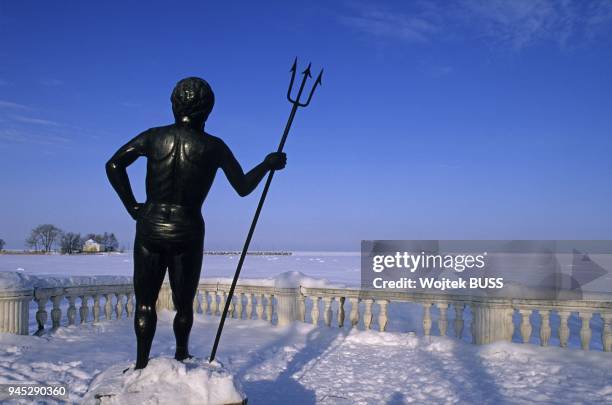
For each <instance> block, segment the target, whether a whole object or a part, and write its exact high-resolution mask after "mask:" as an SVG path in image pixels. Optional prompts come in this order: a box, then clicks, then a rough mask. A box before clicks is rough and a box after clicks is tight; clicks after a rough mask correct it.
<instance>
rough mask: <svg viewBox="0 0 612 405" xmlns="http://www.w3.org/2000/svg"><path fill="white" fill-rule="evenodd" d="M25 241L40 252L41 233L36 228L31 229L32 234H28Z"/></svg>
mask: <svg viewBox="0 0 612 405" xmlns="http://www.w3.org/2000/svg"><path fill="white" fill-rule="evenodd" d="M25 242H26V245H28V247H29V248H30V249H32V250H34V251H36V252H38V246H39V245H40V235H39V234H38V233H37V231H36V229H32V230H31V231H30V236H28V238H27V239H26V241H25Z"/></svg>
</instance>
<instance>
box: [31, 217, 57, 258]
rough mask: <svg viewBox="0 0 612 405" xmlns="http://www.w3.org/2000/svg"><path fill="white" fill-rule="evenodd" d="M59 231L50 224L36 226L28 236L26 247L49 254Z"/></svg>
mask: <svg viewBox="0 0 612 405" xmlns="http://www.w3.org/2000/svg"><path fill="white" fill-rule="evenodd" d="M61 234H62V231H61V229H59V228H58V227H56V226H55V225H51V224H43V225H38V226H37V227H36V228H34V229H32V232H31V233H30V236H29V237H28V238H27V239H26V243H27V245H28V246H30V247H31V248H33V249H34V250H39V247H40V248H41V249H42V250H43V251H44V252H47V253H48V252H50V251H51V249H52V248H53V246H54V245H55V243H56V242H57V240H58V239H59V237H60V235H61Z"/></svg>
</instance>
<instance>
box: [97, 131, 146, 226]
mask: <svg viewBox="0 0 612 405" xmlns="http://www.w3.org/2000/svg"><path fill="white" fill-rule="evenodd" d="M146 134H147V133H146V132H143V133H142V134H140V135H138V136H137V137H135V138H134V139H132V140H131V141H129V142H128V143H126V144H125V145H123V146H122V147H121V148H119V150H118V151H117V152H116V153H115V154H114V155H113V157H111V158H110V159H109V161H108V162H106V175H107V177H108V180H109V181H110V183H111V185H112V186H113V188H114V189H115V191H116V192H117V194H118V195H119V198H120V199H121V202H122V203H123V205H124V206H125V208H126V209H127V211H128V212H129V214H130V216H131V217H132V218H134V219H136V216H137V213H138V210H139V209H140V206H141V204H139V203H138V202H137V201H136V198H135V197H134V192H133V191H132V186H131V185H130V178H129V177H128V174H127V167H128V166H129V165H131V164H132V163H134V161H135V160H136V159H138V158H139V157H140V156H146V149H147V148H146V146H147V144H146Z"/></svg>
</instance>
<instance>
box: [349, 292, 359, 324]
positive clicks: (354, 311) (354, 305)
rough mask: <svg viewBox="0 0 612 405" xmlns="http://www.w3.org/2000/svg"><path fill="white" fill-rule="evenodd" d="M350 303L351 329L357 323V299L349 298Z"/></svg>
mask: <svg viewBox="0 0 612 405" xmlns="http://www.w3.org/2000/svg"><path fill="white" fill-rule="evenodd" d="M349 301H350V302H351V313H350V315H349V317H350V319H351V328H354V327H355V326H357V324H358V323H359V298H349Z"/></svg>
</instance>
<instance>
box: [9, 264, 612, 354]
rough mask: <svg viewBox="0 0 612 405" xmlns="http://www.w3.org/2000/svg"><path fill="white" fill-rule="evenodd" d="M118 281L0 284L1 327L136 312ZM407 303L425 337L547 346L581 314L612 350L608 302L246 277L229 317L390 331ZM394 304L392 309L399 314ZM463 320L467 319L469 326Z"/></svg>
mask: <svg viewBox="0 0 612 405" xmlns="http://www.w3.org/2000/svg"><path fill="white" fill-rule="evenodd" d="M281 276H283V275H281ZM21 281H23V280H21ZM26 281H27V280H26ZM29 281H31V280H29ZM35 281H36V280H35ZM113 281H114V283H106V284H105V283H104V280H103V279H102V280H100V279H96V280H95V283H85V282H83V280H81V281H80V282H79V283H77V284H76V285H67V286H61V285H43V286H37V285H36V282H34V283H31V282H30V283H29V284H28V283H27V282H26V283H8V285H7V284H6V283H4V285H3V286H2V288H1V289H0V332H9V333H16V334H28V333H29V332H31V331H34V333H36V334H39V335H40V334H42V333H45V331H46V330H48V329H51V330H53V329H55V328H58V327H60V326H64V325H74V324H76V323H77V318H78V323H85V322H94V323H96V322H99V321H101V320H112V319H121V318H123V317H131V316H133V314H134V308H135V304H134V291H133V286H132V284H131V282H129V283H126V282H119V281H122V280H113ZM46 284H49V283H48V282H47V283H46ZM56 284H57V283H56ZM229 288H230V280H228V279H202V280H201V281H200V284H199V285H198V290H197V294H196V299H195V300H194V312H195V313H199V314H205V315H211V316H219V315H220V312H221V311H222V309H223V307H224V305H225V301H226V299H227V294H228V291H229ZM30 305H32V309H33V310H36V313H35V315H34V318H35V320H36V324H35V325H34V327H32V326H31V325H29V317H30V316H29V315H30ZM406 305H412V306H414V305H416V306H419V307H421V313H420V320H419V323H420V325H419V331H420V332H422V334H423V335H424V336H430V335H432V334H433V329H434V328H433V326H434V325H435V326H436V328H435V329H436V330H437V334H439V335H440V336H447V335H454V337H456V338H459V339H464V338H470V336H471V341H472V342H473V343H475V344H486V343H492V342H496V341H512V337H513V335H515V330H516V334H517V336H518V340H519V341H522V342H523V343H529V342H530V341H531V342H533V343H539V344H540V345H542V346H547V345H548V344H549V343H550V341H551V337H552V336H553V331H554V332H555V333H554V335H555V336H554V337H555V340H558V344H559V346H560V347H567V346H568V340H569V338H570V323H569V320H570V318H571V319H579V331H578V335H579V342H580V346H581V347H582V348H583V349H584V350H589V349H590V348H591V346H595V347H599V344H596V345H594V339H597V337H596V336H593V335H594V334H593V328H592V327H591V320H592V319H593V317H594V315H597V317H598V318H599V321H600V325H601V326H600V328H601V333H600V335H601V336H600V339H601V348H602V349H603V350H604V351H608V352H609V351H612V300H610V299H584V298H583V299H537V298H520V299H509V298H500V297H490V296H469V295H465V294H460V295H449V294H440V293H431V292H420V291H419V292H389V291H384V290H361V289H358V288H347V287H343V286H333V285H329V284H326V283H324V282H320V281H317V280H314V279H309V278H305V277H302V276H301V275H299V274H297V275H296V273H285V276H283V277H279V278H276V279H266V280H243V281H242V282H241V283H240V284H238V286H237V287H236V290H235V295H234V297H233V299H232V302H231V305H230V312H229V316H230V318H235V319H258V320H265V321H267V322H269V323H271V324H276V325H280V326H282V325H287V324H290V323H292V322H294V321H299V322H308V323H312V324H313V325H316V326H319V325H323V326H327V327H332V326H333V327H339V328H361V329H378V330H379V331H385V330H387V326H388V324H389V321H390V320H392V318H393V317H396V318H397V319H396V320H398V321H399V320H401V317H402V314H403V313H405V311H406ZM390 308H395V309H394V311H395V312H393V311H390ZM157 309H158V310H161V309H169V310H173V309H174V308H173V304H172V294H171V290H170V286H169V284H167V283H164V285H163V286H162V289H161V291H160V294H159V298H158V300H157ZM49 314H50V317H49ZM574 314H576V315H577V317H576V316H574ZM434 315H435V316H434ZM347 316H348V319H346V318H347ZM553 318H554V320H555V321H554V325H553ZM451 322H452V323H451ZM466 322H469V323H470V325H469V326H470V327H469V328H468V330H467V331H466V327H465V326H466ZM449 324H450V328H449ZM449 329H450V330H449ZM414 332H416V330H414ZM468 332H469V334H468ZM516 340H517V339H516V338H515V341H516Z"/></svg>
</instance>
